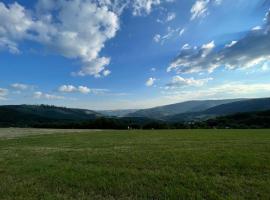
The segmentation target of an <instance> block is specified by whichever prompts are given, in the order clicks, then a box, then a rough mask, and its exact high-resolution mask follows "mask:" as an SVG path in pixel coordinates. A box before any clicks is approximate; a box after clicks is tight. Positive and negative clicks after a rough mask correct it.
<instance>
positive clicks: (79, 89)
mask: <svg viewBox="0 0 270 200" xmlns="http://www.w3.org/2000/svg"><path fill="white" fill-rule="evenodd" d="M58 91H59V92H63V93H75V92H79V93H82V94H89V93H90V92H91V89H90V88H88V87H86V86H78V87H76V86H73V85H62V86H60V87H59V88H58Z"/></svg>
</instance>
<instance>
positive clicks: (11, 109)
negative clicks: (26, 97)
mask: <svg viewBox="0 0 270 200" xmlns="http://www.w3.org/2000/svg"><path fill="white" fill-rule="evenodd" d="M100 116H102V115H101V114H99V113H97V112H94V111H91V110H84V109H72V108H64V107H56V106H48V105H7V106H0V125H1V124H2V125H3V124H22V125H23V124H31V123H36V122H56V121H82V120H90V119H95V118H97V117H100Z"/></svg>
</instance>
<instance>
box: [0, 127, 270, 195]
mask: <svg viewBox="0 0 270 200" xmlns="http://www.w3.org/2000/svg"><path fill="white" fill-rule="evenodd" d="M16 131H18V134H17V135H16V136H19V135H20V134H19V131H20V130H19V129H17V130H16ZM24 131H26V130H24ZM29 131H30V130H29ZM0 132H1V130H0ZM32 132H33V131H32ZM71 132H72V131H69V133H68V134H65V133H61V132H59V131H58V133H56V134H45V135H35V134H31V135H28V136H26V135H27V134H25V132H24V136H23V137H13V138H6V137H2V138H0V199H1V200H5V199H12V200H13V199H16V200H17V199H27V200H31V199H252V200H253V199H270V130H174V131H98V132H88V133H87V132H77V133H71ZM42 134H44V132H43V133H42ZM0 135H1V134H0ZM3 135H6V134H3Z"/></svg>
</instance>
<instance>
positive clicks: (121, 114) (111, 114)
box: [97, 109, 138, 117]
mask: <svg viewBox="0 0 270 200" xmlns="http://www.w3.org/2000/svg"><path fill="white" fill-rule="evenodd" d="M137 110H138V109H126V110H98V111H97V112H98V113H101V114H102V115H104V116H109V117H125V116H127V115H128V114H130V113H134V112H136V111H137Z"/></svg>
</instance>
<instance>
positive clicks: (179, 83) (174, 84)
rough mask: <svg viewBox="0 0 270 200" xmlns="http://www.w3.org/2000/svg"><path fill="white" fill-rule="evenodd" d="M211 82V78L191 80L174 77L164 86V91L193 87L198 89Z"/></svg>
mask: <svg viewBox="0 0 270 200" xmlns="http://www.w3.org/2000/svg"><path fill="white" fill-rule="evenodd" d="M211 80H213V78H205V79H194V78H193V77H191V78H183V77H181V76H174V77H173V78H172V81H171V82H170V83H169V84H167V85H166V89H173V88H178V87H184V86H195V87H200V86H204V85H205V84H206V83H208V82H209V81H211Z"/></svg>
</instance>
